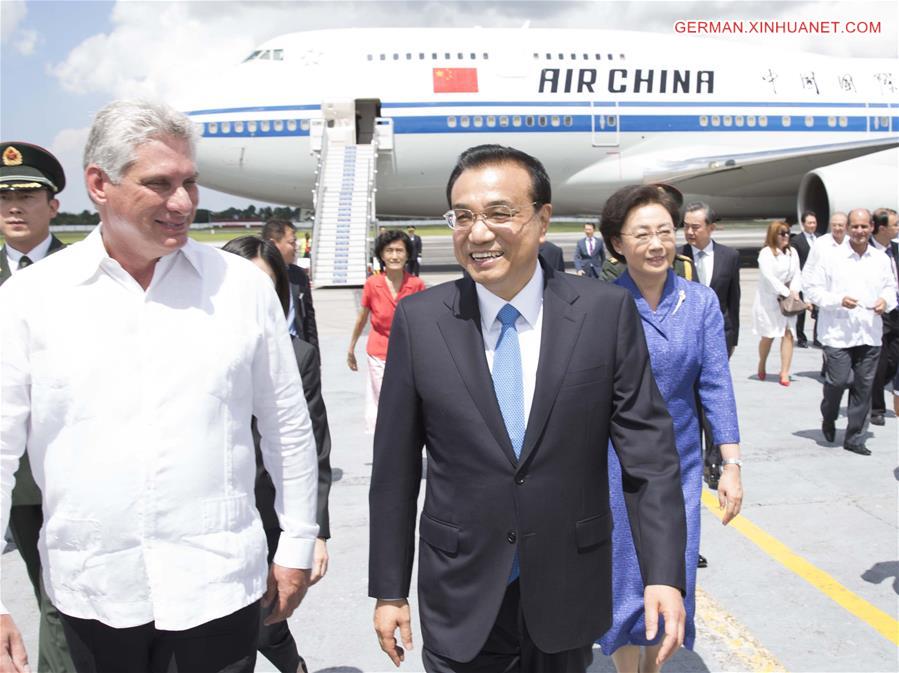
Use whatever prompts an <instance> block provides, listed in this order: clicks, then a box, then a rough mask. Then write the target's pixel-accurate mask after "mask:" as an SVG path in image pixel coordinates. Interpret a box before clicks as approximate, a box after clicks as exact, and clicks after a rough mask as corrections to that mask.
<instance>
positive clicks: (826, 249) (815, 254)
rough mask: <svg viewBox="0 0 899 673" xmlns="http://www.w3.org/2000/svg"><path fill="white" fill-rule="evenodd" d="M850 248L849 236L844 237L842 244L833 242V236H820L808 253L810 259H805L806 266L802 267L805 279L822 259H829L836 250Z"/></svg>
mask: <svg viewBox="0 0 899 673" xmlns="http://www.w3.org/2000/svg"><path fill="white" fill-rule="evenodd" d="M848 247H849V237H848V236H844V237H843V242H842V243H837V242H836V241H835V240H833V236H832V235H831V234H823V235H821V236H819V237H818V238H816V239H815V244H814V245H813V246H812V247H811V249H810V250H809V251H808V257H806V258H805V266H804V267H802V275H803V277H805V274H806V273H811V272H812V269H814V267H815V265H816V264H818V262H819V261H820V260H821V259H823V258H825V257H827V256H828V255H829V254H830V253H831V252H833V251H834V250H836V249H838V248H848ZM803 282H804V281H803Z"/></svg>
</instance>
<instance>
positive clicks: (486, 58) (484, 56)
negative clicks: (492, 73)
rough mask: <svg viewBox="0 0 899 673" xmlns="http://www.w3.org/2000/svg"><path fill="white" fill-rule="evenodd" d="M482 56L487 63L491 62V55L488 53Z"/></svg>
mask: <svg viewBox="0 0 899 673" xmlns="http://www.w3.org/2000/svg"><path fill="white" fill-rule="evenodd" d="M481 56H482V57H483V58H484V60H485V61H489V60H490V54H488V53H487V52H486V51H485V52H484V53H483V54H481Z"/></svg>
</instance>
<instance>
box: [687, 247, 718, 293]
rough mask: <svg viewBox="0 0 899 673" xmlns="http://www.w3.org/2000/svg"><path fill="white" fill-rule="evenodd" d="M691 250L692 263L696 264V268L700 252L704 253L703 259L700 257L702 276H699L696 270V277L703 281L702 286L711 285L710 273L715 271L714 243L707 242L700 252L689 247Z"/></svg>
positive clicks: (695, 248)
mask: <svg viewBox="0 0 899 673" xmlns="http://www.w3.org/2000/svg"><path fill="white" fill-rule="evenodd" d="M690 247H691V248H692V249H693V261H694V262H696V263H697V264H695V265H696V266H699V264H698V262H699V260H700V254H699V253H700V252H704V253H705V257H702V274H701V275H700V274H699V269H698V268H697V270H696V271H697V275H699V276H700V278H702V277H703V276H704V279H703V283H702V284H703V285H705V286H706V287H708V286H709V285H711V283H712V272H713V271H714V270H715V242H714V241H709V244H708V245H707V246H705V248H703V249H702V250H700V249H699V248H697V247H696V246H695V245H692V244H691V245H690Z"/></svg>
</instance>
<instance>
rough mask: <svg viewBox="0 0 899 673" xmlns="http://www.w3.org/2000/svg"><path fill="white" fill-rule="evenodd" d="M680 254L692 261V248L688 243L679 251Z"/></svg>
mask: <svg viewBox="0 0 899 673" xmlns="http://www.w3.org/2000/svg"><path fill="white" fill-rule="evenodd" d="M680 253H681V254H682V255H684V256H685V257H689V258H690V261H691V262H692V261H693V246H691V245H690V244H689V243H687V244H686V245H685V246H684V247H682V248H681V249H680Z"/></svg>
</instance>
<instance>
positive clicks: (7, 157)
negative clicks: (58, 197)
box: [0, 141, 66, 194]
mask: <svg viewBox="0 0 899 673" xmlns="http://www.w3.org/2000/svg"><path fill="white" fill-rule="evenodd" d="M65 186H66V174H65V173H64V172H63V170H62V165H61V164H60V163H59V161H57V159H56V157H54V156H53V155H52V154H50V153H49V152H48V151H47V150H45V149H44V148H43V147H38V146H37V145H32V144H31V143H22V142H17V141H12V142H4V143H0V191H7V190H26V189H49V190H50V193H51V194H58V193H59V192H61V191H62V190H63V188H64V187H65Z"/></svg>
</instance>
